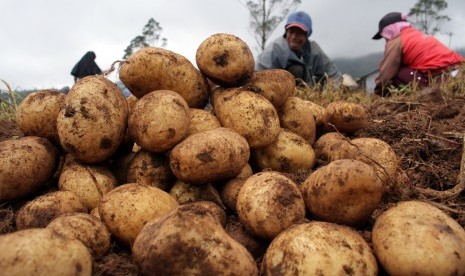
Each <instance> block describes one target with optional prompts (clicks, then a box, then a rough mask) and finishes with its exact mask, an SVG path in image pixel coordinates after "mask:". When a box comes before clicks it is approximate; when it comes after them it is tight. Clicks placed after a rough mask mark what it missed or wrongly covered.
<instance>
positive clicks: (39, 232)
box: [0, 228, 92, 276]
mask: <svg viewBox="0 0 465 276" xmlns="http://www.w3.org/2000/svg"><path fill="white" fill-rule="evenodd" d="M0 248H2V250H0V268H1V272H0V274H2V275H18V276H22V275H24V276H26V275H50V276H55V275H56V276H61V275H80V276H81V275H82V276H90V275H92V256H91V254H90V252H89V250H87V247H86V246H85V245H83V244H82V242H80V241H77V240H73V239H67V238H65V237H63V236H61V235H58V234H56V233H54V232H53V231H52V230H50V229H46V228H41V229H26V230H21V231H16V232H13V233H9V234H5V235H0Z"/></svg>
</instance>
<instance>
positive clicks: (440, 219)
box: [372, 201, 465, 275]
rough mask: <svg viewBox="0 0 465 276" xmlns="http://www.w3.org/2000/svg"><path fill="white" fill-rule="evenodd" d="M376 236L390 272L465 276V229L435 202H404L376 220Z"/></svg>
mask: <svg viewBox="0 0 465 276" xmlns="http://www.w3.org/2000/svg"><path fill="white" fill-rule="evenodd" d="M372 235H373V236H372V242H373V248H374V251H375V254H376V257H377V258H378V261H379V262H380V264H381V265H382V266H383V268H384V269H385V270H386V271H387V273H389V274H390V275H465V258H464V256H465V230H464V229H463V227H462V226H460V224H458V223H457V222H456V221H455V220H454V219H453V218H451V217H450V216H448V215H447V214H445V213H444V212H443V211H441V210H440V209H438V208H437V207H435V206H433V205H430V204H428V203H424V202H420V201H404V202H400V203H398V204H396V205H395V206H393V207H391V208H389V209H388V210H387V211H385V212H384V213H383V214H381V215H380V216H379V217H378V218H377V219H376V221H375V225H374V227H373V230H372Z"/></svg>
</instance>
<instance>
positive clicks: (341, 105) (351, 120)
mask: <svg viewBox="0 0 465 276" xmlns="http://www.w3.org/2000/svg"><path fill="white" fill-rule="evenodd" d="M325 111H326V112H325V114H326V123H328V124H333V125H334V126H335V127H336V129H337V130H338V131H340V132H344V133H352V132H355V131H357V130H360V129H362V128H364V127H365V126H366V125H367V124H368V113H367V111H366V109H365V107H363V106H362V105H361V104H357V103H351V102H345V101H334V102H331V103H330V104H328V105H327V106H326V108H325ZM328 128H329V126H328ZM331 129H332V128H331ZM332 130H333V129H332Z"/></svg>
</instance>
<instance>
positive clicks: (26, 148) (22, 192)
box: [0, 136, 59, 202]
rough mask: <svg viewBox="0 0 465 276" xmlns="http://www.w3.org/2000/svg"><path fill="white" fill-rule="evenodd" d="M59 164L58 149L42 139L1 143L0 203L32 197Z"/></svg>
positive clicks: (22, 139) (34, 138) (23, 139)
mask: <svg viewBox="0 0 465 276" xmlns="http://www.w3.org/2000/svg"><path fill="white" fill-rule="evenodd" d="M58 163H59V157H58V150H57V149H56V147H55V146H53V145H52V143H50V141H49V140H47V139H45V138H41V137H35V136H27V137H23V138H19V139H16V140H5V141H3V142H0V168H1V169H0V202H5V201H9V200H16V199H20V198H23V197H25V196H28V195H31V194H33V193H34V192H35V191H37V190H38V189H39V188H40V187H42V186H43V185H44V184H46V182H47V180H48V179H50V178H51V177H52V176H53V174H54V173H55V171H56V169H57V166H58Z"/></svg>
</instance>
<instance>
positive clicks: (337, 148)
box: [313, 132, 350, 162]
mask: <svg viewBox="0 0 465 276" xmlns="http://www.w3.org/2000/svg"><path fill="white" fill-rule="evenodd" d="M349 141H350V139H349V138H347V137H345V136H344V135H342V134H341V133H339V132H328V133H325V134H323V135H321V136H320V137H319V138H318V140H316V141H315V144H313V150H314V151H315V155H316V158H317V159H320V160H323V161H327V162H331V161H335V160H338V159H343V158H340V156H341V155H342V149H345V148H347V147H348V146H350V144H349Z"/></svg>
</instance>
